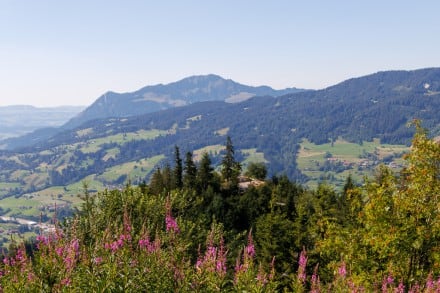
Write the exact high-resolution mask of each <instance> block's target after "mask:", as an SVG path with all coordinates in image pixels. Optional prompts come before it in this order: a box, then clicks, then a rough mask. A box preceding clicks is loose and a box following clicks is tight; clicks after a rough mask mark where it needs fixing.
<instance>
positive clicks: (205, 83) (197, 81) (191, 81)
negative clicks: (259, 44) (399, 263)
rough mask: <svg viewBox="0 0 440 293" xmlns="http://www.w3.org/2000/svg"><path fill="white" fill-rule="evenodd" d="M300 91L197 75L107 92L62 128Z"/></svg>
mask: <svg viewBox="0 0 440 293" xmlns="http://www.w3.org/2000/svg"><path fill="white" fill-rule="evenodd" d="M300 91H303V90H301V89H297V88H288V89H284V90H274V89H272V88H270V87H268V86H258V87H253V86H247V85H243V84H240V83H237V82H235V81H233V80H230V79H224V78H222V77H220V76H218V75H214V74H210V75H200V76H191V77H187V78H184V79H182V80H180V81H177V82H173V83H169V84H165V85H163V84H159V85H153V86H146V87H143V88H141V89H139V90H137V91H135V92H131V93H115V92H107V93H105V94H104V95H102V96H101V97H99V98H98V99H97V100H96V101H95V102H94V103H93V104H92V105H90V106H89V107H88V108H87V109H85V110H84V111H83V112H82V113H81V114H79V115H78V116H76V117H74V118H72V119H71V120H70V121H69V122H68V123H67V124H66V125H64V128H67V129H70V128H73V127H76V126H79V125H81V124H82V123H84V122H86V121H90V120H94V119H99V118H107V117H129V116H133V115H140V114H145V113H151V112H156V111H160V110H165V109H169V108H173V107H178V106H185V105H190V104H192V103H195V102H202V101H226V102H229V103H236V102H241V101H244V100H247V99H249V98H251V97H254V96H266V95H268V96H280V95H284V94H287V93H294V92H300Z"/></svg>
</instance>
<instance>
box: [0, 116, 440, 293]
mask: <svg viewBox="0 0 440 293" xmlns="http://www.w3.org/2000/svg"><path fill="white" fill-rule="evenodd" d="M415 125H416V129H417V131H416V135H415V136H414V139H413V144H412V148H411V151H410V153H408V154H407V155H406V156H405V160H406V166H405V167H404V168H403V170H402V171H401V172H400V173H399V174H397V175H395V174H393V172H392V171H391V170H390V169H389V168H387V167H385V166H382V167H381V168H380V169H379V170H378V172H377V174H376V176H375V178H373V179H368V180H367V181H366V182H365V184H363V185H362V186H357V185H355V184H353V182H352V180H351V179H350V178H348V180H347V183H346V185H345V187H344V191H343V192H341V193H339V194H338V193H336V192H335V191H334V190H333V189H332V188H331V187H329V186H326V185H320V186H318V188H317V189H316V190H307V189H304V188H302V187H298V185H296V184H294V183H291V182H290V181H289V180H288V179H286V178H283V177H280V178H273V179H272V180H267V181H266V182H265V183H264V184H263V185H261V186H259V187H251V188H249V189H248V190H245V191H243V190H239V189H238V188H237V187H236V186H235V185H234V184H235V183H234V182H238V180H235V178H231V177H229V178H227V179H228V181H227V182H228V184H222V180H224V178H222V175H221V174H219V173H216V172H215V171H214V169H213V168H211V167H210V166H209V157H208V156H207V155H204V163H203V164H204V165H203V168H202V167H200V166H199V169H195V168H196V167H195V165H194V164H190V163H191V162H189V160H190V159H191V154H189V155H187V161H186V162H185V164H186V165H185V166H186V167H184V168H183V170H187V171H186V172H189V170H192V171H191V176H190V177H189V175H188V176H183V177H181V176H180V175H179V176H178V177H179V178H183V179H182V180H183V181H182V182H181V184H180V185H183V186H182V187H177V188H176V187H173V185H172V181H169V182H168V181H166V180H165V179H167V178H168V179H169V178H172V177H170V176H171V175H170V174H172V172H168V173H167V172H159V171H158V172H156V176H155V181H154V183H153V182H152V183H150V185H146V184H142V185H141V186H131V185H127V186H126V187H125V188H123V189H121V190H105V191H102V192H98V193H97V194H93V195H92V194H89V193H88V191H87V188H85V192H84V195H83V196H82V198H83V204H82V206H81V208H79V209H78V211H77V212H76V214H75V216H74V217H72V218H69V219H66V220H65V221H63V222H56V221H55V223H54V224H55V229H54V230H53V231H50V232H43V231H41V233H40V234H39V235H38V236H37V237H36V238H35V239H32V240H30V241H26V242H24V243H21V244H14V245H11V246H10V248H9V250H8V251H7V252H4V254H3V257H2V261H1V263H0V286H1V287H0V291H1V292H280V291H281V292H414V293H416V292H440V278H439V275H440V212H439V211H440V182H439V181H440V145H439V143H438V142H436V141H435V140H432V139H430V138H428V136H427V133H426V131H424V130H423V129H421V128H420V125H419V122H417V121H416V122H415ZM229 143H231V142H230V141H229ZM230 149H232V150H233V148H232V147H230ZM232 154H233V152H232ZM188 158H189V159H188ZM229 160H230V161H232V163H234V164H232V165H231V164H229V165H231V166H239V165H238V164H236V163H235V162H234V157H233V156H231V154H229ZM176 161H179V160H176ZM188 166H192V168H189V167H188ZM168 168H169V167H168ZM176 170H177V169H176ZM200 170H201V171H200ZM237 170H238V167H237ZM164 174H165V175H166V176H165V175H164ZM228 174H229V175H228V176H232V175H231V174H235V173H234V172H232V173H228ZM162 175H163V176H162ZM184 175H186V173H185V174H184ZM234 176H235V175H234ZM168 179H167V180H168ZM153 185H154V186H153ZM158 190H159V191H158ZM160 190H163V191H162V192H160Z"/></svg>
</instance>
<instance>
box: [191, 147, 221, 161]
mask: <svg viewBox="0 0 440 293" xmlns="http://www.w3.org/2000/svg"><path fill="white" fill-rule="evenodd" d="M224 149H225V146H224V145H221V144H216V145H209V146H206V147H203V148H201V149H198V150H195V151H194V152H193V156H194V161H200V159H201V158H202V155H203V153H208V154H209V155H210V156H216V155H217V154H218V153H219V152H221V151H222V150H224Z"/></svg>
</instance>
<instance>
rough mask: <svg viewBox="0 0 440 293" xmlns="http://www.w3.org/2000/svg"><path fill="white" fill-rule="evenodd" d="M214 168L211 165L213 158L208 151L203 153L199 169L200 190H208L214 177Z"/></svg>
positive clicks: (198, 183) (198, 181)
mask: <svg viewBox="0 0 440 293" xmlns="http://www.w3.org/2000/svg"><path fill="white" fill-rule="evenodd" d="M213 171H214V169H213V168H212V166H211V159H210V158H209V155H208V153H206V152H205V153H203V155H202V159H201V160H200V165H199V169H198V171H197V185H198V187H199V189H200V190H206V188H207V187H208V185H209V184H210V183H211V181H212V178H213V176H214V175H213Z"/></svg>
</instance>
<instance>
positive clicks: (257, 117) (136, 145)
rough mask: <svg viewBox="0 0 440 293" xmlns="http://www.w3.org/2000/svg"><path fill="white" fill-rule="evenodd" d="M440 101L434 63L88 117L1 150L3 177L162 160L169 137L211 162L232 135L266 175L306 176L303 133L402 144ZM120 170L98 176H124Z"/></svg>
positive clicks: (54, 178) (28, 182)
mask: <svg viewBox="0 0 440 293" xmlns="http://www.w3.org/2000/svg"><path fill="white" fill-rule="evenodd" d="M439 109H440V69H438V68H432V69H421V70H415V71H389V72H379V73H376V74H372V75H369V76H365V77H360V78H354V79H350V80H347V81H344V82H342V83H340V84H337V85H335V86H332V87H329V88H326V89H323V90H318V91H305V92H299V93H294V94H288V95H284V96H281V97H277V98H274V97H269V96H266V97H254V98H251V99H248V100H246V101H243V102H240V103H226V102H222V101H210V102H199V103H194V104H191V105H188V106H182V107H175V108H171V109H168V110H164V111H159V112H154V113H149V114H144V115H139V116H131V117H124V118H106V119H102V120H94V121H89V122H86V123H85V124H83V125H81V127H78V128H75V129H74V130H67V131H64V132H61V133H59V134H57V135H55V136H53V137H52V138H50V139H48V140H46V141H44V142H40V143H38V144H37V145H35V146H34V147H28V148H26V149H22V150H21V151H16V152H13V153H11V152H5V153H3V155H2V156H1V157H0V164H1V166H2V170H1V174H0V176H2V177H1V178H2V180H4V181H6V182H21V183H24V184H21V185H20V186H18V187H17V188H18V190H16V191H18V192H19V193H22V192H29V191H32V190H38V189H41V188H47V187H50V186H54V185H66V184H70V183H74V182H77V181H78V180H82V179H84V178H86V177H87V176H90V175H94V176H98V175H100V174H106V172H110V170H114V169H112V168H118V166H122V165H124V164H127V163H130V162H136V161H138V162H139V160H142V159H150V158H160V159H158V160H159V161H162V163H161V165H162V166H163V165H164V162H167V160H166V158H170V157H171V156H172V152H173V149H174V146H175V145H177V146H179V147H180V148H181V150H182V152H186V151H187V150H195V151H197V150H200V151H203V150H208V151H209V150H212V152H211V154H212V157H213V163H214V164H215V163H217V162H218V159H216V155H218V154H219V153H220V152H221V147H220V148H219V147H218V146H219V145H220V146H221V145H223V144H224V141H225V138H226V135H228V136H230V137H231V138H232V140H233V141H234V144H235V147H236V150H237V155H238V156H239V157H238V159H239V160H241V159H244V158H247V157H249V154H250V153H253V154H257V155H258V156H259V160H260V161H264V162H265V163H266V164H267V167H268V171H269V175H274V174H286V175H288V177H289V178H291V179H294V180H299V181H301V182H304V181H306V180H307V178H306V176H305V175H304V174H303V173H301V172H300V171H299V170H298V168H297V152H298V150H299V145H300V143H301V142H302V141H303V139H307V140H308V141H310V142H312V143H315V144H322V143H328V142H332V141H335V140H336V139H337V138H343V139H345V140H347V141H350V142H354V143H358V144H360V145H362V143H363V142H365V141H371V140H373V139H374V138H377V139H380V142H381V143H392V144H407V145H408V144H409V142H410V139H411V137H412V135H413V134H414V129H411V128H408V127H407V123H408V122H410V121H412V120H413V119H414V118H419V119H421V121H422V126H423V127H426V128H427V129H429V130H430V132H431V133H432V134H433V135H434V136H435V135H438V134H439V132H440V127H439V125H440V121H439V116H438V110H439ZM241 151H243V152H241ZM240 156H242V157H240ZM139 166H141V164H140V165H139ZM141 168H142V169H143V170H144V172H143V173H141V174H140V175H139V179H147V180H148V176H149V174H151V171H152V170H153V169H154V168H151V166H150V167H148V168H147V167H145V166H143V167H141ZM13 174H14V175H13ZM18 174H19V175H18ZM119 174H120V175H121V176H122V175H123V174H121V173H119ZM121 176H118V177H117V178H110V179H109V178H107V179H106V180H103V181H102V182H104V181H105V182H106V184H109V183H117V182H123V181H124V179H127V178H130V177H129V176H127V175H125V177H124V176H122V177H121ZM31 178H32V179H31ZM131 179H132V178H131ZM14 192H15V191H14ZM8 194H11V193H8Z"/></svg>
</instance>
